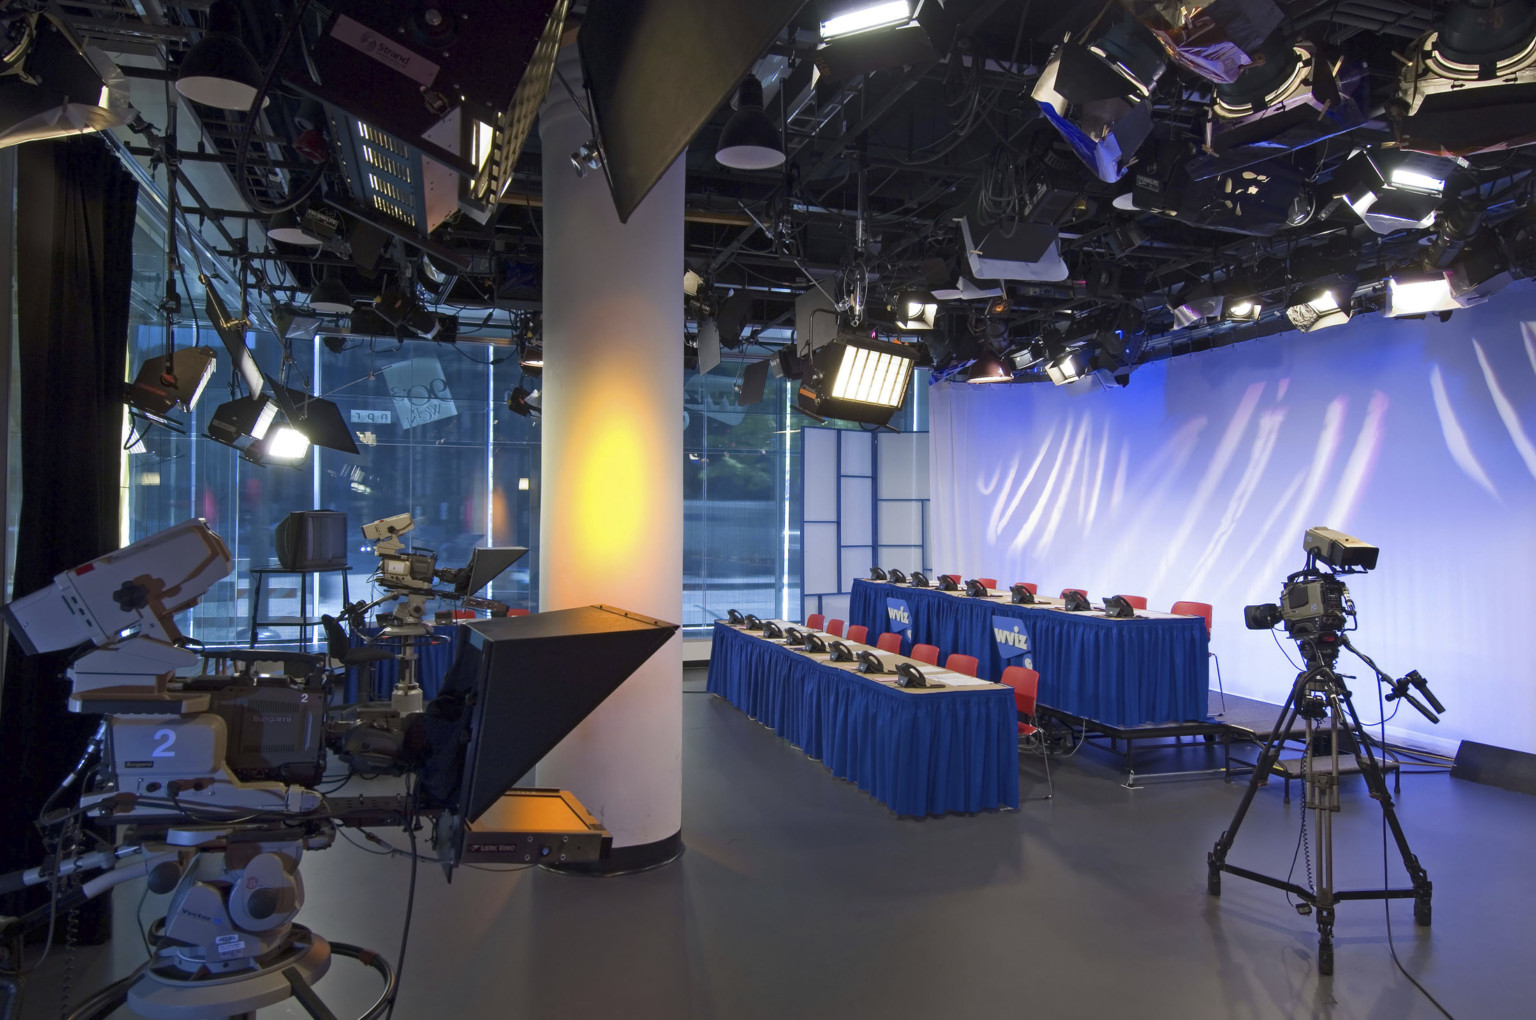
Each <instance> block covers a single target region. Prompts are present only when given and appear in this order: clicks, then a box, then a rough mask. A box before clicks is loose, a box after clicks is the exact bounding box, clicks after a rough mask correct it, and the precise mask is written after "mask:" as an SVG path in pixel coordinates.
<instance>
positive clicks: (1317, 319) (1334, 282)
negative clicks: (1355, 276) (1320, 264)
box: [1285, 277, 1355, 333]
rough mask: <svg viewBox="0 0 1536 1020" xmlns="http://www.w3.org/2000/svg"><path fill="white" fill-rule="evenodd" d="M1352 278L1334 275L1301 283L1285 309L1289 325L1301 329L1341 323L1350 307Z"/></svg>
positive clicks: (1313, 328)
mask: <svg viewBox="0 0 1536 1020" xmlns="http://www.w3.org/2000/svg"><path fill="white" fill-rule="evenodd" d="M1354 297H1355V282H1354V281H1353V280H1349V279H1346V278H1343V277H1334V278H1332V279H1329V280H1326V281H1319V282H1317V283H1314V284H1311V285H1309V286H1307V287H1303V288H1302V289H1301V290H1300V291H1299V292H1298V293H1297V295H1296V297H1295V298H1294V299H1293V300H1292V301H1291V303H1290V304H1289V305H1287V306H1286V309H1285V317H1286V318H1287V319H1289V320H1290V321H1291V325H1293V326H1295V327H1296V328H1297V329H1299V330H1301V332H1303V333H1310V332H1312V331H1313V330H1316V329H1327V328H1328V327H1329V326H1342V325H1344V323H1346V322H1348V321H1349V317H1350V314H1351V312H1352V310H1353V302H1354Z"/></svg>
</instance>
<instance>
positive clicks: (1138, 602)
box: [1120, 595, 1147, 609]
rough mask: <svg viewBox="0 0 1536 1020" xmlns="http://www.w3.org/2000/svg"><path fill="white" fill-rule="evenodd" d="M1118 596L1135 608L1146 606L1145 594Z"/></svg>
mask: <svg viewBox="0 0 1536 1020" xmlns="http://www.w3.org/2000/svg"><path fill="white" fill-rule="evenodd" d="M1120 597H1121V598H1123V599H1125V601H1127V602H1129V603H1130V604H1131V605H1132V606H1133V607H1135V608H1136V609H1145V608H1147V597H1146V596H1145V595H1121V596H1120Z"/></svg>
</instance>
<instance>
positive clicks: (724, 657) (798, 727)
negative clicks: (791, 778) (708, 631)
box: [708, 621, 1019, 817]
mask: <svg viewBox="0 0 1536 1020" xmlns="http://www.w3.org/2000/svg"><path fill="white" fill-rule="evenodd" d="M779 622H782V621H779ZM788 626H797V625H795V624H789V625H788ZM823 637H824V638H826V639H827V640H829V641H830V640H834V638H833V636H832V635H823ZM848 644H849V647H850V648H851V649H853V650H855V651H857V650H861V649H863V650H869V651H875V649H873V648H872V647H871V646H867V645H859V644H854V643H851V642H850V643H848ZM879 654H880V657H881V658H882V660H884V661H885V662H886V663H887V664H888V667H889V668H892V669H894V664H895V663H896V662H899V661H909V660H903V659H902V658H901V657H899V656H892V655H890V654H889V653H879ZM919 665H922V667H923V669H924V671H925V672H927V673H929V674H931V675H933V676H934V677H935V678H936V679H937V680H938V681H939V682H940V683H943V684H944V686H942V687H936V688H906V687H898V686H897V685H896V683H895V680H896V678H895V676H894V675H891V674H878V675H877V674H869V675H866V674H863V673H859V672H857V671H856V669H855V668H854V664H853V663H834V662H832V661H830V657H829V656H828V655H826V654H812V653H807V652H803V651H798V650H796V649H794V648H790V647H786V646H785V645H784V644H782V643H780V642H777V641H771V640H768V639H766V638H764V637H762V636H761V633H760V632H756V631H749V630H745V629H742V628H737V627H732V626H730V625H728V624H726V623H723V622H721V623H716V624H715V631H714V646H713V648H712V649H711V651H710V657H709V685H708V686H709V691H710V692H711V693H712V694H718V695H719V696H721V697H722V698H725V699H726V700H727V701H729V702H730V703H731V704H733V705H735V706H736V707H737V708H739V709H741V710H742V711H743V712H745V713H746V714H747V715H748V716H750V717H752V718H753V719H756V720H757V721H759V722H761V723H763V724H765V725H767V726H769V727H770V728H772V729H773V731H774V732H775V733H777V734H778V735H779V736H781V737H783V738H785V739H786V740H788V741H790V742H791V743H793V744H795V745H796V746H797V747H800V748H801V749H803V750H804V751H805V753H806V754H807V755H809V756H810V757H812V758H816V759H820V760H821V762H822V763H823V764H824V765H826V767H827V768H828V769H830V770H831V771H832V773H833V775H836V776H838V777H840V778H843V779H847V780H849V781H850V782H852V783H854V784H856V785H857V786H858V787H859V789H861V790H863V791H865V792H866V793H868V794H870V795H871V796H873V797H874V798H875V799H877V800H879V801H881V802H883V803H884V804H886V805H887V806H888V807H890V808H891V810H893V811H894V812H896V813H897V814H898V815H912V816H918V817H921V816H925V815H943V814H947V813H950V812H965V813H972V812H976V811H985V810H991V809H994V808H1000V807H1010V808H1017V807H1018V806H1019V746H1018V712H1017V709H1016V707H1015V705H1014V698H1013V689H1012V688H1010V687H1004V686H1002V685H1000V684H994V683H988V682H985V681H980V680H977V679H976V678H973V677H961V676H956V675H953V674H949V673H947V672H944V671H937V670H934V668H933V667H931V666H927V665H924V664H919Z"/></svg>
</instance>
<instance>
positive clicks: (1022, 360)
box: [1008, 343, 1049, 371]
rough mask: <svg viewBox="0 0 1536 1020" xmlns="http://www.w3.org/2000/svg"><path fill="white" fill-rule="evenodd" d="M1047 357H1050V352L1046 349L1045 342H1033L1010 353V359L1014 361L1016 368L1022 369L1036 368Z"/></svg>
mask: <svg viewBox="0 0 1536 1020" xmlns="http://www.w3.org/2000/svg"><path fill="white" fill-rule="evenodd" d="M1047 357H1049V354H1048V352H1047V351H1046V349H1045V344H1042V343H1033V344H1030V345H1029V346H1027V347H1021V348H1019V349H1018V350H1016V351H1014V352H1013V353H1012V354H1010V355H1008V360H1009V361H1011V362H1013V366H1014V367H1015V368H1017V369H1020V370H1021V371H1022V370H1023V369H1026V368H1034V367H1035V366H1036V365H1038V364H1040V363H1041V362H1043V361H1045V360H1046V358H1047Z"/></svg>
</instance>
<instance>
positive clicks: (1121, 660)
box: [848, 580, 1210, 726]
mask: <svg viewBox="0 0 1536 1020" xmlns="http://www.w3.org/2000/svg"><path fill="white" fill-rule="evenodd" d="M848 618H849V623H851V624H863V625H864V626H865V627H868V628H869V637H870V639H871V640H874V639H875V638H876V637H877V636H878V635H880V634H882V633H885V632H887V631H895V632H897V633H899V634H901V636H902V651H903V652H906V651H910V649H911V647H912V645H913V644H914V643H917V644H930V645H937V646H938V647H939V648H940V649H941V650H942V651H943V653H944V654H945V655H948V654H950V653H952V652H964V653H966V654H968V655H974V656H976V658H977V660H978V661H979V665H978V667H977V675H978V676H981V677H984V678H986V679H988V680H996V679H999V678H1000V677H1001V676H1002V674H1003V669H1004V667H1006V666H1013V665H1019V666H1026V667H1028V668H1030V669H1034V670H1035V671H1037V672H1038V673H1039V674H1040V695H1039V698H1040V703H1041V705H1043V706H1046V707H1049V708H1052V709H1055V710H1057V711H1058V712H1061V713H1063V714H1065V715H1070V716H1077V717H1079V718H1082V719H1087V720H1092V721H1095V722H1100V723H1105V724H1108V725H1111V726H1139V725H1143V724H1147V723H1166V722H1183V721H1191V720H1200V719H1204V718H1205V717H1206V714H1207V712H1208V707H1207V696H1208V692H1209V689H1210V659H1209V652H1210V637H1209V634H1208V633H1207V631H1206V627H1205V620H1204V619H1202V618H1201V617H1197V616H1174V615H1172V614H1171V613H1155V612H1147V611H1146V610H1137V612H1136V618H1135V619H1129V620H1114V619H1109V618H1108V617H1106V616H1105V615H1104V613H1103V612H1102V611H1098V610H1091V611H1083V612H1068V611H1067V610H1066V609H1065V608H1063V605H1062V602H1061V600H1060V599H1042V600H1041V601H1040V603H1039V604H1037V605H1015V604H1013V602H1012V600H1011V599H1010V596H1009V593H1008V592H1006V591H1002V592H998V591H994V592H992V593H991V594H990V596H989V597H986V598H974V597H971V596H968V595H966V594H965V593H964V591H963V590H962V591H960V592H958V593H957V592H947V591H940V590H938V589H936V588H914V587H912V586H911V585H905V584H890V583H888V582H883V581H867V580H857V581H854V582H853V593H852V597H851V599H850V603H849V610H848Z"/></svg>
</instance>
